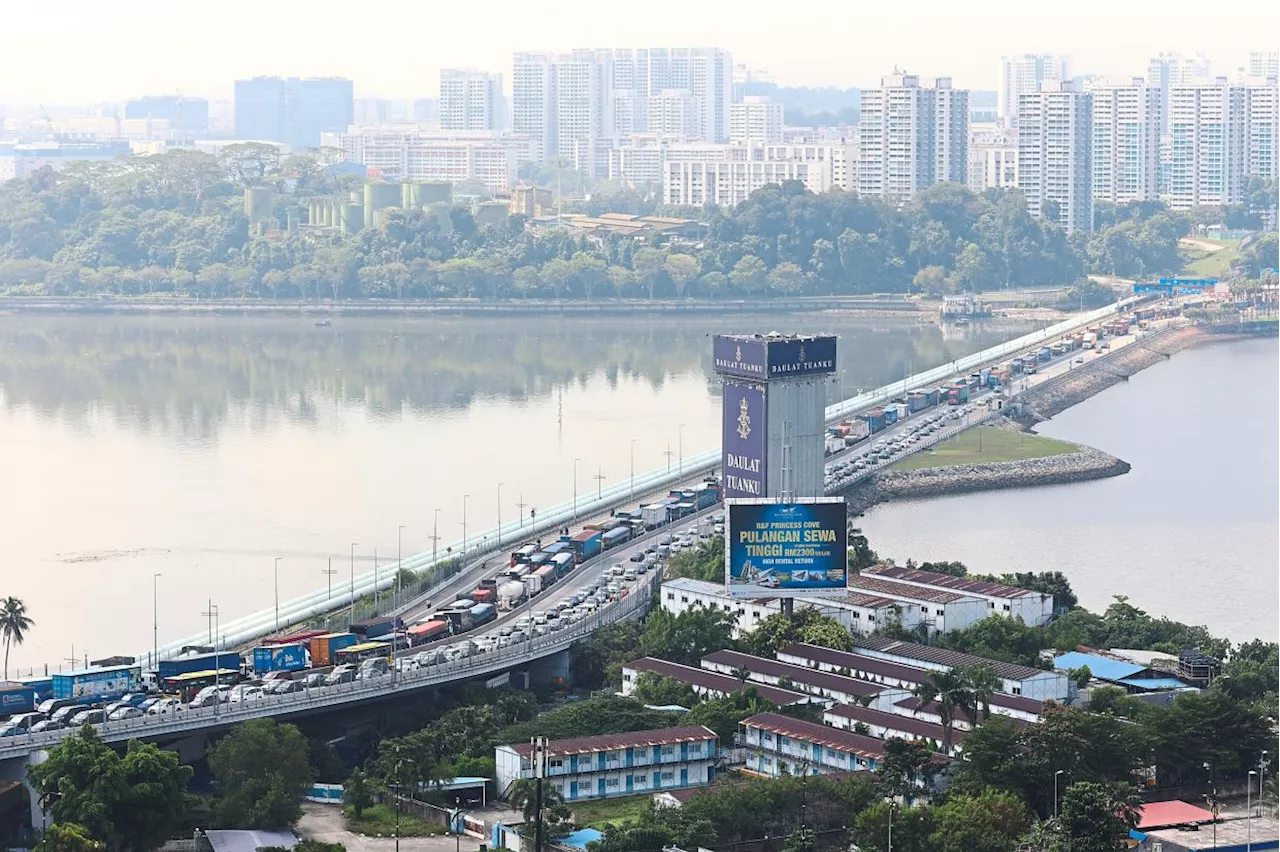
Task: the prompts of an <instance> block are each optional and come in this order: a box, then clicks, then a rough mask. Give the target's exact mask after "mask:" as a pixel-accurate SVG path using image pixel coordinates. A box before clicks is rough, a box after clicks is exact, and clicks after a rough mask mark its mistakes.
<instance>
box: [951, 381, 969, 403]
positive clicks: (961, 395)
mask: <svg viewBox="0 0 1280 852" xmlns="http://www.w3.org/2000/svg"><path fill="white" fill-rule="evenodd" d="M968 401H969V385H968V384H966V383H964V382H956V383H955V385H954V386H953V387H952V388H951V390H950V393H949V394H948V396H947V404H948V405H960V404H961V403H964V402H968Z"/></svg>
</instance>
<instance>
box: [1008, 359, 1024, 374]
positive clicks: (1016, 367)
mask: <svg viewBox="0 0 1280 852" xmlns="http://www.w3.org/2000/svg"><path fill="white" fill-rule="evenodd" d="M1023 363H1024V362H1023V359H1021V358H1014V359H1013V360H1012V361H1010V362H1009V367H1010V368H1011V369H1012V370H1013V374H1014V375H1015V376H1016V375H1018V374H1020V373H1021V372H1022V365H1023Z"/></svg>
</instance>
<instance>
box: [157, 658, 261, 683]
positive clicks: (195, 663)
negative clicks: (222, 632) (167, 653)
mask: <svg viewBox="0 0 1280 852" xmlns="http://www.w3.org/2000/svg"><path fill="white" fill-rule="evenodd" d="M216 669H235V670H237V671H239V669H240V655H239V654H236V653H234V652H232V651H220V652H218V653H216V654H191V655H188V656H185V657H175V658H173V659H172V660H161V661H160V662H159V664H157V666H156V675H157V676H158V677H159V679H160V680H162V681H163V680H166V679H167V678H171V677H177V676H178V675H184V674H190V673H191V672H211V671H214V670H216Z"/></svg>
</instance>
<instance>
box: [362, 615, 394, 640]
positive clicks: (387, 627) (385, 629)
mask: <svg viewBox="0 0 1280 852" xmlns="http://www.w3.org/2000/svg"><path fill="white" fill-rule="evenodd" d="M399 627H404V624H403V623H402V622H401V621H400V619H398V618H396V617H395V616H393V615H382V616H376V617H374V618H366V619H364V620H362V621H354V622H352V623H351V632H352V633H354V634H356V635H357V636H359V637H360V638H361V639H362V640H364V641H368V640H370V639H377V638H378V637H379V636H386V635H387V634H388V633H392V632H394V631H395V630H396V629H397V628H399Z"/></svg>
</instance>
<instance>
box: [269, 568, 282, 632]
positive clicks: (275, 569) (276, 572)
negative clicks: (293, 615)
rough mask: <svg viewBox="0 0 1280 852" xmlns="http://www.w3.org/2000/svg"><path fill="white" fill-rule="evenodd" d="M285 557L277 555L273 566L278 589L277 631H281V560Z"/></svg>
mask: <svg viewBox="0 0 1280 852" xmlns="http://www.w3.org/2000/svg"><path fill="white" fill-rule="evenodd" d="M283 558H284V557H283V556H277V557H276V561H275V565H274V566H272V575H273V579H274V585H275V591H276V631H277V632H279V630H280V560H281V559H283Z"/></svg>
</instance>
